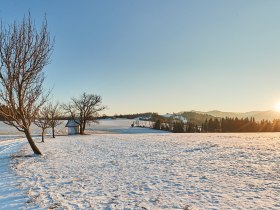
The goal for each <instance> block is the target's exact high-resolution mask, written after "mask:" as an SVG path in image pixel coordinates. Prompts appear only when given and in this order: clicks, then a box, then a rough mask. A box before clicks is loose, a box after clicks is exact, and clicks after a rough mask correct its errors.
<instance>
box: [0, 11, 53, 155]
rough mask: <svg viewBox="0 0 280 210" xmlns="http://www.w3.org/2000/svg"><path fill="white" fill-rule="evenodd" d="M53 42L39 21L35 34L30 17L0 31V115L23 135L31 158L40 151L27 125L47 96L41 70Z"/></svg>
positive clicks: (44, 22)
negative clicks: (31, 154)
mask: <svg viewBox="0 0 280 210" xmlns="http://www.w3.org/2000/svg"><path fill="white" fill-rule="evenodd" d="M52 50H53V41H52V40H51V38H50V34H49V32H48V27H47V22H46V20H45V21H43V23H42V26H41V29H40V30H37V29H36V27H35V24H34V23H33V21H32V20H31V16H30V14H29V15H28V17H27V18H26V17H24V18H23V20H22V22H20V23H18V22H14V23H13V24H12V25H9V26H8V27H4V26H3V25H2V24H1V27H0V105H3V106H0V107H5V109H2V108H0V114H1V115H2V116H4V118H5V119H6V120H5V121H4V123H6V124H8V125H11V126H13V127H15V128H16V129H17V130H19V131H21V132H23V133H24V134H25V135H26V138H27V140H28V142H29V144H30V146H31V148H32V150H33V151H34V153H35V154H41V151H40V150H39V148H38V147H37V146H36V144H35V143H34V141H33V139H32V136H31V134H30V125H31V123H32V122H33V121H34V120H35V118H36V116H37V114H38V112H39V110H40V108H41V107H42V106H43V105H44V103H45V102H46V101H47V98H48V95H49V94H44V91H43V82H44V78H45V77H44V72H43V68H44V67H45V66H46V65H47V64H48V63H49V60H50V55H51V52H52Z"/></svg>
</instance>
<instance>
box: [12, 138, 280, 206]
mask: <svg viewBox="0 0 280 210" xmlns="http://www.w3.org/2000/svg"><path fill="white" fill-rule="evenodd" d="M39 146H40V148H41V150H43V151H44V154H45V155H44V156H43V157H41V158H40V157H31V158H17V161H18V165H17V173H18V175H19V176H21V177H25V179H26V181H24V182H22V184H21V188H22V189H23V190H25V191H28V196H29V199H30V200H29V202H28V207H29V208H31V207H33V208H34V207H38V208H45V209H48V208H57V209H183V208H185V209H262V208H263V209H279V208H280V203H279V196H280V138H279V134H278V133H274V134H137V135H136V134H126V135H122V134H95V135H88V136H71V137H68V136H64V137H63V136H61V137H58V138H56V139H55V140H53V139H49V140H47V142H46V143H45V144H40V145H39ZM30 153H31V151H30V149H29V147H26V148H25V149H24V154H30Z"/></svg>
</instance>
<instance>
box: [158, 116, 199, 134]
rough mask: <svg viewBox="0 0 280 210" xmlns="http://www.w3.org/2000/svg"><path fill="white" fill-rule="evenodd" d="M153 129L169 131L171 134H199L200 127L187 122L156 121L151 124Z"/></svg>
mask: <svg viewBox="0 0 280 210" xmlns="http://www.w3.org/2000/svg"><path fill="white" fill-rule="evenodd" d="M153 129H156V130H164V131H170V132H173V133H198V132H201V127H199V126H198V125H196V124H194V123H191V122H187V123H183V122H181V121H179V120H169V119H161V120H160V119H157V120H156V122H155V123H154V124H153Z"/></svg>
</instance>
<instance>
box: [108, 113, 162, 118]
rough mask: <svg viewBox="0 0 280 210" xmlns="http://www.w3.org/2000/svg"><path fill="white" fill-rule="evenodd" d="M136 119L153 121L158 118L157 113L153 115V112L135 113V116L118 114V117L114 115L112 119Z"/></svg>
mask: <svg viewBox="0 0 280 210" xmlns="http://www.w3.org/2000/svg"><path fill="white" fill-rule="evenodd" d="M137 117H141V118H150V119H153V118H155V117H159V115H158V113H154V112H145V113H137V114H120V115H117V114H115V115H114V116H113V118H126V119H135V118H137Z"/></svg>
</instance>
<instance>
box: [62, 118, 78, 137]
mask: <svg viewBox="0 0 280 210" xmlns="http://www.w3.org/2000/svg"><path fill="white" fill-rule="evenodd" d="M65 127H67V128H68V135H76V134H79V132H80V120H68V122H67V123H66V125H65Z"/></svg>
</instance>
